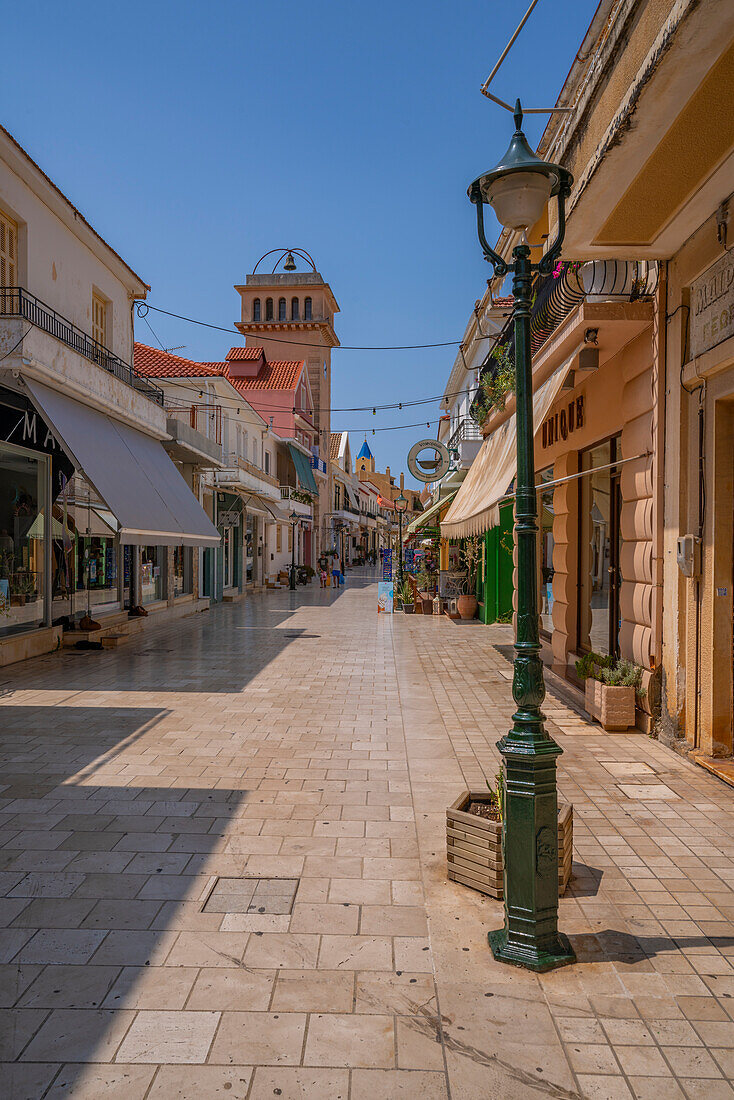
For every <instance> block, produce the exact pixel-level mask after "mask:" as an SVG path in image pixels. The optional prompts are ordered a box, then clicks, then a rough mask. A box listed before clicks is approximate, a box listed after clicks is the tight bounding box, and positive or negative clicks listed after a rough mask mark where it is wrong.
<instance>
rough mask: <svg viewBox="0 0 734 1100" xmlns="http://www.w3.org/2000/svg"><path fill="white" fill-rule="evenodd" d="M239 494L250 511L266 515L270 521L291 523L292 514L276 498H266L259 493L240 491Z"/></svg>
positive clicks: (254, 513) (258, 514)
mask: <svg viewBox="0 0 734 1100" xmlns="http://www.w3.org/2000/svg"><path fill="white" fill-rule="evenodd" d="M238 496H240V497H241V499H242V503H243V504H244V506H245V508H246V510H247V511H248V512H252V513H253V515H257V516H264V517H265V519H266V520H267V521H268V523H290V514H289V513H288V512H286V511H285V509H284V508H282V507H281V505H280V504H276V503H275V501H274V500H266V499H265V498H264V497H261V496H259V495H258V494H257V493H239V494H238Z"/></svg>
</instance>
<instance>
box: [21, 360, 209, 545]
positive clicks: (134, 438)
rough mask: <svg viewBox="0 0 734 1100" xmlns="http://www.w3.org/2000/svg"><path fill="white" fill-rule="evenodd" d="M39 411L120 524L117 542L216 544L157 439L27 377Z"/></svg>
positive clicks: (206, 523)
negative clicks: (118, 540)
mask: <svg viewBox="0 0 734 1100" xmlns="http://www.w3.org/2000/svg"><path fill="white" fill-rule="evenodd" d="M25 382H26V385H27V387H28V393H29V395H30V397H31V399H32V401H33V404H34V405H35V406H36V408H37V409H38V411H39V412H40V413H41V416H42V417H43V418H44V420H45V421H46V422H47V423H48V425H49V427H51V428H52V429H53V433H54V435H55V436H56V438H57V439H58V440H59V442H60V443H61V445H62V447H63V448H64V450H65V451H66V453H67V454H68V455H69V457H70V458H71V459H72V461H73V462H74V464H75V465H76V467H77V468H78V469H79V470H81V471H82V473H83V474H84V476H85V478H86V480H87V481H88V482H89V484H90V485H91V486H92V487H93V488H94V490H95V492H96V493H97V495H98V496H99V497H100V499H101V500H102V501H104V503H105V504H106V505H107V507H108V508H109V510H110V512H112V514H113V515H114V517H115V519H116V520H117V522H118V523H119V525H120V528H119V531H118V534H119V536H120V542H122V543H129V544H132V545H138V546H140V545H142V546H181V545H184V546H218V545H219V543H220V540H221V536H220V534H219V532H218V531H217V529H216V527H214V525H213V524H212V522H211V520H210V519H209V518H208V517H207V515H206V513H205V511H204V509H203V508H202V507H201V505H200V504H199V502H198V500H197V499H196V497H195V496H194V494H193V493H192V491H191V489H190V488H189V486H188V485H187V484H186V482H185V481H184V479H183V477H182V476H181V474H180V473H179V472H178V470H177V469H176V467H175V466H174V464H173V462H172V461H171V459H170V458H169V457H168V455H167V454H166V452H165V451H164V449H163V447H162V445H161V444H160V443H159V442H158V440H156V439H152V438H151V437H150V436H148V435H144V433H143V432H140V431H138V430H137V429H136V428H133V427H130V425H128V424H123V423H122V421H119V420H113V419H112V417H110V416H106V415H105V414H104V413H101V412H97V410H96V409H92V408H90V407H89V406H88V405H82V404H81V403H80V402H79V401H74V400H73V399H72V398H70V397H67V396H66V395H65V394H62V393H59V391H58V390H52V389H49V387H48V386H44V385H42V384H41V383H40V382H36V380H35V379H32V378H26V379H25Z"/></svg>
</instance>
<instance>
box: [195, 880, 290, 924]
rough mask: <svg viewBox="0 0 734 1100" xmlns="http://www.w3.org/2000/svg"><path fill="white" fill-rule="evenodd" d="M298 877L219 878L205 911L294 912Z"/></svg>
mask: <svg viewBox="0 0 734 1100" xmlns="http://www.w3.org/2000/svg"><path fill="white" fill-rule="evenodd" d="M298 881H299V880H298V879H297V878H218V879H217V881H216V883H215V884H214V889H213V890H212V891H211V893H210V894H209V897H208V898H207V900H206V904H205V905H204V910H203V911H204V912H205V913H257V914H263V913H267V914H269V915H271V916H273V915H277V916H282V915H284V914H286V913H291V912H292V911H293V902H294V901H295V899H296V890H297V889H298Z"/></svg>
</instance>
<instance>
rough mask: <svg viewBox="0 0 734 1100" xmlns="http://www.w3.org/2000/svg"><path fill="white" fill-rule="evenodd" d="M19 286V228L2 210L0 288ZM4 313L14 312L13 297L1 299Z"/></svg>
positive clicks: (0, 212)
mask: <svg viewBox="0 0 734 1100" xmlns="http://www.w3.org/2000/svg"><path fill="white" fill-rule="evenodd" d="M17 285H18V226H17V225H16V224H15V222H14V221H13V219H12V218H9V217H8V216H7V214H3V212H2V211H1V210H0V286H17ZM0 308H1V310H2V312H3V313H12V312H13V300H12V295H10V294H8V295H2V296H1V297H0Z"/></svg>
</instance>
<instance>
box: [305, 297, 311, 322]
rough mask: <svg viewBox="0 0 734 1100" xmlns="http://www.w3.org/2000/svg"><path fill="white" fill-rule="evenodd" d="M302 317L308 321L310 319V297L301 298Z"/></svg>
mask: <svg viewBox="0 0 734 1100" xmlns="http://www.w3.org/2000/svg"><path fill="white" fill-rule="evenodd" d="M303 319H304V321H310V320H311V299H310V298H304V299H303Z"/></svg>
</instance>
